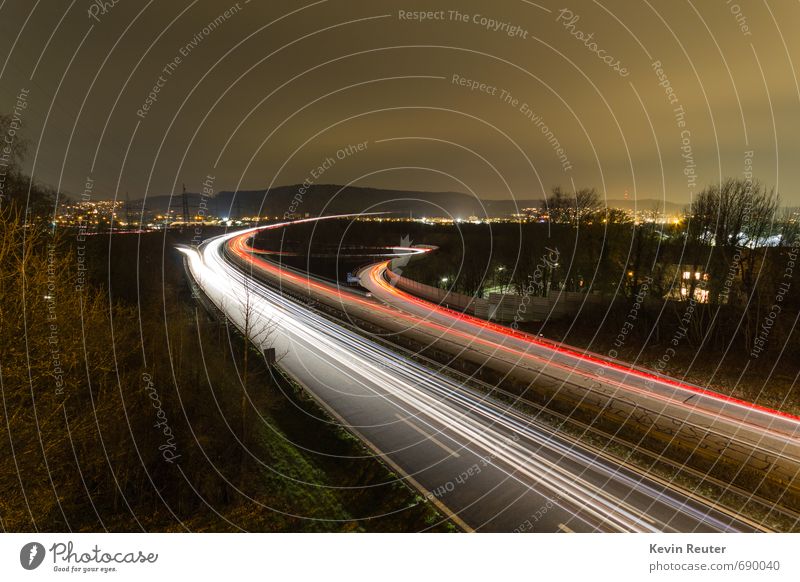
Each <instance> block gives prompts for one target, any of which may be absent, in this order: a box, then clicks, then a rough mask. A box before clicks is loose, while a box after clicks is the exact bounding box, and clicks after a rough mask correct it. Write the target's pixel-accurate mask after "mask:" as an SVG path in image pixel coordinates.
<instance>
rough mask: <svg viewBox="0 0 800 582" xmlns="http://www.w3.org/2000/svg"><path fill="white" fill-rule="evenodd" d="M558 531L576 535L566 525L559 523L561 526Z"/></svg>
mask: <svg viewBox="0 0 800 582" xmlns="http://www.w3.org/2000/svg"><path fill="white" fill-rule="evenodd" d="M558 529H560V530H561V531H563V532H566V533H575V532H574V531H573V530H571V529H569V528H568V527H567V526H566V525H564V524H563V523H559V524H558Z"/></svg>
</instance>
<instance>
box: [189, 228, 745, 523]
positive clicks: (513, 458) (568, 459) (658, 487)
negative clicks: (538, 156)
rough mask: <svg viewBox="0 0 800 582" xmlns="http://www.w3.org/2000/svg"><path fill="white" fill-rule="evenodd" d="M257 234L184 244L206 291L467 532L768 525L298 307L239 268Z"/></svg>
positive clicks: (288, 277)
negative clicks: (563, 433)
mask: <svg viewBox="0 0 800 582" xmlns="http://www.w3.org/2000/svg"><path fill="white" fill-rule="evenodd" d="M280 226H281V225H272V226H271V227H268V228H279V227H280ZM253 230H254V229H250V230H247V231H239V232H236V233H231V234H226V235H223V236H221V237H217V238H214V239H211V240H209V241H206V242H205V243H204V244H203V245H202V246H201V247H200V248H199V250H197V251H195V250H192V249H184V253H185V254H186V260H187V265H188V268H189V271H190V273H191V275H192V277H193V279H194V281H195V283H196V284H197V285H198V287H199V288H200V289H202V291H203V292H204V293H205V295H206V296H207V297H208V298H209V299H210V300H211V301H212V302H213V303H214V304H215V305H216V306H217V307H218V308H219V309H220V310H221V311H223V312H224V313H225V314H226V315H227V317H228V318H229V319H230V320H231V321H232V322H234V323H235V324H236V325H237V326H238V327H239V328H240V329H242V330H245V328H247V331H248V332H249V333H248V335H249V336H250V338H251V341H253V342H254V343H255V344H256V345H258V346H260V347H262V348H265V347H274V348H275V349H276V351H277V353H278V354H279V355H282V359H281V361H280V366H281V367H282V368H283V369H284V370H285V371H286V372H287V373H288V374H290V375H291V376H292V377H293V378H295V379H296V380H297V381H298V382H299V383H300V384H301V385H303V386H304V387H305V388H306V389H307V390H308V391H309V392H310V393H311V394H312V395H313V396H314V397H315V398H316V399H317V400H318V402H320V403H321V404H322V405H323V407H324V408H326V409H327V410H328V411H329V412H330V413H331V415H332V416H333V417H334V418H335V419H336V420H337V422H339V423H341V424H342V425H343V426H344V427H345V428H346V429H347V430H350V431H352V432H353V433H354V434H356V435H357V436H358V437H360V438H361V439H362V440H363V441H364V442H365V443H366V444H367V445H368V446H369V447H370V448H371V449H372V450H373V451H374V453H375V454H376V455H378V456H379V457H380V458H381V459H383V460H384V461H385V462H386V463H387V464H389V465H390V466H391V467H393V468H394V469H395V470H396V472H397V473H398V474H399V475H400V478H402V479H404V480H406V482H407V483H409V484H410V485H411V486H413V487H415V488H417V489H418V490H420V491H421V492H422V494H423V495H425V496H426V497H427V498H428V499H430V500H431V501H432V502H433V503H435V504H436V505H437V506H438V507H439V509H440V510H441V511H442V512H443V513H444V514H445V515H447V516H448V517H449V518H451V519H452V520H453V521H454V522H455V523H456V524H457V525H459V526H460V527H461V528H462V529H465V530H467V531H473V530H474V531H498V532H510V531H536V532H589V531H621V532H672V531H681V532H695V531H698V532H714V531H754V530H757V529H758V528H757V526H756V525H755V524H752V523H750V522H748V521H747V520H744V519H741V518H736V517H733V516H731V515H729V514H728V513H726V512H723V511H721V510H718V509H714V508H712V507H710V506H709V505H707V504H706V503H704V502H703V500H701V499H699V498H696V497H694V496H692V495H690V494H684V493H682V492H679V491H676V490H675V489H673V488H671V487H670V486H669V485H668V484H666V483H663V482H661V481H657V480H654V479H650V478H648V477H644V476H642V475H641V474H640V473H639V472H636V471H634V470H632V469H630V468H628V467H625V466H621V465H619V464H617V463H615V462H613V461H610V460H608V459H607V458H606V457H604V456H600V455H599V454H598V453H596V452H593V451H592V450H590V449H587V448H585V447H584V446H582V445H579V444H576V443H575V442H574V441H572V440H571V439H569V438H567V437H564V436H560V435H557V434H554V432H553V431H552V429H550V428H548V427H546V426H543V425H540V424H537V423H536V422H534V421H533V420H532V419H530V418H528V417H526V416H524V415H522V414H520V413H519V412H516V411H514V410H512V409H510V408H509V407H508V405H506V404H502V403H499V402H495V401H493V400H491V399H489V398H487V397H486V396H485V395H482V394H480V393H477V392H475V391H473V390H471V389H469V388H467V387H465V386H463V385H461V384H460V383H458V382H457V381H454V380H453V379H451V378H449V377H447V376H444V375H442V374H440V373H437V372H436V371H434V370H431V369H428V368H426V367H423V366H421V365H419V364H417V363H415V362H413V361H411V360H409V359H407V358H405V357H403V356H401V355H399V354H397V353H395V352H394V351H392V350H389V349H387V348H385V347H383V346H382V345H380V344H378V343H376V342H374V341H372V340H370V339H367V338H365V337H363V336H362V335H360V334H357V333H355V332H353V331H350V330H349V329H347V328H345V327H343V326H341V325H339V324H337V323H334V322H333V321H330V320H328V319H326V318H324V317H322V316H321V315H320V314H319V313H317V312H316V311H314V310H312V309H311V308H309V307H307V306H305V305H303V304H301V303H299V302H297V301H295V300H292V299H290V298H289V297H287V296H286V294H284V293H281V292H280V291H278V290H276V289H274V287H273V286H271V285H268V284H265V283H263V282H262V281H261V280H260V279H259V277H262V276H265V277H267V278H268V275H269V273H262V272H261V271H269V270H270V269H276V268H277V267H275V266H274V265H273V266H270V265H268V264H267V263H266V262H265V261H260V260H258V259H257V258H255V257H253V256H252V254H251V253H245V254H246V255H247V259H246V262H242V261H241V260H231V256H238V257H239V259H242V258H243V257H242V256H239V253H240V252H244V251H243V245H244V242H245V241H246V239H247V238H248V237H249V236H250V235H252V233H253ZM262 262H263V263H264V264H262ZM249 268H253V269H254V270H255V269H257V270H258V271H259V277H252V276H250V274H249V273H247V272H246V271H247V270H248V269H249ZM273 274H274V273H273ZM281 276H282V279H281V284H283V282H285V281H294V284H297V285H299V284H300V282H299V281H296V280H294V279H293V278H295V277H297V275H295V274H292V273H286V272H284V273H281ZM303 284H304V285H306V286H308V285H323V284H322V283H320V282H313V283H312V282H311V281H308V280H304V282H303ZM332 290H333V289H331V291H332ZM336 292H337V293H343V294H344V295H343V296H344V299H345V300H346V301H347V302H348V303H349V302H350V301H353V302H356V303H357V302H358V301H367V302H371V304H370V305H371V308H373V309H379V308H381V306H380V304H379V303H378V301H377V300H376V299H372V298H366V297H364V296H363V295H358V294H355V293H352V294H351V293H347V292H345V291H339V290H336ZM339 300H340V301H341V300H342V297H340V298H339ZM246 321H247V322H249V323H248V324H246V323H245V322H246ZM321 421H322V420H321ZM358 517H361V518H368V517H369V516H358Z"/></svg>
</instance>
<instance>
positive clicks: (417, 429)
mask: <svg viewBox="0 0 800 582" xmlns="http://www.w3.org/2000/svg"><path fill="white" fill-rule="evenodd" d="M394 415H395V416H396V417H397V418H398V419H399V420H402V421H403V422H405V423H406V424H407V425H408V426H410V427H411V428H413V429H414V430H415V431H417V432H418V433H419V434H421V435H422V436H424V437H425V438H426V439H428V440H430V441H433V442H434V443H436V444H437V445H439V446H440V447H442V448H443V449H444V450H445V451H447V452H448V453H450V455H452V456H454V457H456V458H458V457H460V456H461V455H459V454H458V453H457V452H456V451H454V450H453V449H451V448H450V447H448V446H447V445H446V444H444V443H443V442H442V441H440V440H439V439H437V438H436V437H435V436H432V435H429V434H428V433H427V432H425V431H424V430H422V429H421V428H420V427H418V426H417V425H416V424H414V423H413V422H411V421H409V420H408V419H406V418H404V417H402V416H400V415H399V414H397V413H396V412H395V414H394Z"/></svg>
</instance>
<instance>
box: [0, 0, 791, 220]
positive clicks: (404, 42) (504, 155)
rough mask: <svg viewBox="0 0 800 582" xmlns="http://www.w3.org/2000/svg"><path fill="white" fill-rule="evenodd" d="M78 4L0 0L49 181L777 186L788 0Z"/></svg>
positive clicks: (1, 75) (44, 178) (9, 102)
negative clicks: (729, 180)
mask: <svg viewBox="0 0 800 582" xmlns="http://www.w3.org/2000/svg"><path fill="white" fill-rule="evenodd" d="M101 4H102V2H100V3H97V2H90V1H89V0H75V1H73V2H69V1H56V0H41V1H33V0H5V1H4V2H0V47H2V48H0V66H2V68H0V79H1V80H0V111H2V112H3V113H7V114H13V113H14V112H15V108H16V112H17V113H18V114H19V115H17V117H18V118H19V121H20V122H21V125H22V129H21V132H20V133H21V134H22V135H23V136H24V137H25V138H26V139H27V140H28V141H29V152H28V156H27V159H26V162H25V166H26V170H27V171H28V172H30V173H32V174H33V175H34V177H35V178H36V179H37V180H39V181H40V182H43V183H47V184H51V185H53V186H55V187H58V188H59V189H60V190H62V191H65V192H68V193H72V194H75V195H79V194H80V193H81V192H82V191H83V190H84V188H85V186H84V185H85V183H86V182H87V178H90V179H91V183H92V187H91V190H92V192H91V195H92V197H93V198H96V199H99V198H113V197H114V196H115V195H119V196H120V197H124V196H125V193H126V192H127V193H128V194H129V195H130V197H131V198H132V199H138V198H142V197H144V196H145V195H147V196H152V195H156V194H168V193H170V192H173V191H180V188H181V184H182V183H185V184H186V186H187V188H189V189H190V190H194V191H199V190H200V188H201V184H202V183H203V181H204V180H206V179H207V176H213V183H214V188H215V189H217V190H222V189H230V190H233V189H237V188H238V189H260V188H266V187H268V186H270V185H273V186H278V185H285V184H292V183H298V182H303V181H304V180H310V181H313V182H315V183H353V184H357V185H364V186H377V187H386V188H397V189H408V190H455V191H462V192H472V193H474V194H476V195H478V196H480V197H483V198H510V197H512V196H513V197H516V198H532V197H539V196H541V195H542V193H543V192H544V191H546V190H549V189H550V188H551V187H552V186H554V185H556V184H561V185H563V186H565V187H567V188H570V189H571V188H572V187H573V185H574V186H575V187H583V186H595V187H597V188H598V190H599V191H601V192H603V193H605V195H606V196H607V197H608V198H609V199H619V198H623V196H624V195H625V192H626V191H627V195H628V197H629V198H631V199H632V198H637V199H651V198H657V199H666V200H669V201H673V202H680V203H684V202H687V201H689V200H690V198H691V196H692V195H693V194H696V193H697V192H699V190H700V189H702V187H703V186H705V185H707V184H709V183H713V182H714V181H717V180H719V179H720V178H721V177H723V176H739V177H742V176H744V174H745V172H748V171H750V170H751V169H752V172H753V174H754V176H755V177H756V178H759V179H761V180H762V181H763V182H765V183H766V184H767V185H769V186H776V187H777V188H778V190H779V192H780V193H781V195H782V199H783V201H784V203H785V204H790V205H796V204H800V191H799V187H800V164H798V163H797V161H796V160H797V158H798V154H800V151H799V150H800V140H798V138H797V136H798V134H799V133H800V131H799V130H800V90H799V89H798V80H797V77H798V73H797V67H799V66H800V38H798V36H797V34H796V30H797V27H798V25H800V4H798V3H797V2H789V1H782V2H769V3H767V2H756V1H740V2H738V3H736V2H726V1H725V0H709V1H704V2H699V1H698V2H687V1H681V0H661V1H652V0H651V1H642V2H631V1H613V2H612V1H607V0H603V1H602V2H592V1H577V0H572V1H570V2H568V3H555V2H549V1H547V0H542V1H541V2H529V1H526V0H502V1H498V2H487V1H483V2H473V1H469V2H467V1H464V0H459V2H449V3H438V2H430V1H429V2H413V1H402V2H395V1H384V0H381V1H379V2H375V1H352V0H347V1H333V0H331V1H325V0H322V1H318V2H310V1H309V2H299V1H298V2H272V1H269V2H266V1H264V2H260V1H258V0H252V1H251V2H249V3H248V2H246V1H245V0H241V1H240V2H239V3H235V2H229V1H195V2H190V1H186V0H180V1H176V0H170V1H166V0H153V1H150V2H145V1H144V0H140V1H133V0H117V3H116V5H113V6H112V2H106V6H105V7H104V8H101V7H100V5H101ZM419 11H427V13H426V14H424V19H423V18H422V17H423V15H420V14H418V13H417V12H419ZM659 63H660V66H659ZM155 89H157V90H158V92H157V93H154V91H155ZM26 91H27V93H26ZM151 93H153V96H155V100H153V99H152V98H149V97H148V95H149V94H151ZM20 94H22V96H23V97H24V99H22V100H21V101H23V102H24V104H20V103H18V96H19V95H20ZM23 105H24V106H23ZM358 144H362V146H361V147H359V146H358Z"/></svg>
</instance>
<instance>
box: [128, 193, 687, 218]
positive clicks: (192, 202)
mask: <svg viewBox="0 0 800 582" xmlns="http://www.w3.org/2000/svg"><path fill="white" fill-rule="evenodd" d="M187 197H188V202H189V210H190V212H191V213H192V214H194V213H195V212H197V209H198V208H200V206H201V202H204V203H205V205H206V208H207V212H208V214H210V215H215V216H228V217H230V218H239V217H243V216H255V215H260V216H283V215H284V214H285V213H293V214H295V215H300V216H304V215H306V214H308V215H309V216H319V215H321V214H350V213H360V212H390V213H392V214H393V215H396V216H413V217H416V218H418V217H423V216H432V217H454V218H462V219H466V218H468V217H470V216H477V217H479V218H486V217H492V218H494V217H504V216H509V215H511V214H514V213H517V212H520V211H521V209H523V208H530V207H541V206H542V205H543V202H542V200H541V199H538V198H537V199H520V200H516V201H514V200H488V199H486V200H480V199H477V198H475V197H473V196H470V195H468V194H464V193H462V192H426V191H415V190H389V189H382V188H365V187H361V186H346V187H343V186H340V185H336V184H318V185H317V184H314V185H310V186H308V187H304V186H303V185H301V184H293V185H290V186H278V187H276V188H271V189H269V190H240V191H238V192H232V191H228V190H222V191H220V192H217V193H216V194H215V195H214V196H206V197H205V198H203V197H202V196H201V195H200V194H197V193H187ZM142 205H144V209H145V210H146V211H149V212H153V213H159V214H164V213H166V212H167V210H168V209H172V210H173V211H175V212H176V213H179V214H180V213H181V212H182V198H181V194H175V195H173V196H169V195H160V196H150V197H148V198H147V199H145V200H135V201H131V206H132V209H134V210H136V211H138V210H140V209H141V208H142ZM608 205H609V206H611V207H615V208H625V209H633V208H634V207H636V208H638V209H639V210H652V209H655V208H662V207H666V210H667V212H677V211H680V210H681V209H682V208H683V206H684V205H682V204H676V203H672V202H666V203H664V202H663V201H658V200H654V199H644V200H638V201H635V200H609V201H608Z"/></svg>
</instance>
